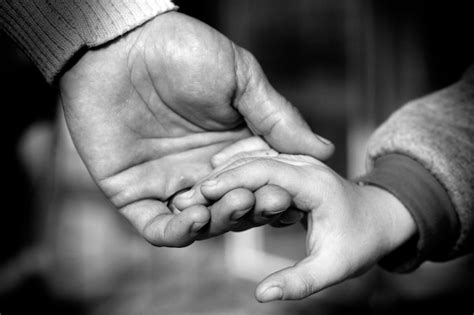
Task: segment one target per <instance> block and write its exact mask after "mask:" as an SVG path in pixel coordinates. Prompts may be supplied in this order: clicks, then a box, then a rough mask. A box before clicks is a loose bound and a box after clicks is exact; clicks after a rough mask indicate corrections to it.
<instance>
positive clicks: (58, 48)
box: [0, 0, 176, 83]
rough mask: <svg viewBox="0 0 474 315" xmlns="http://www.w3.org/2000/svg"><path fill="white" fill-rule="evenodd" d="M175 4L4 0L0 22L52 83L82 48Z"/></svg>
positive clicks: (164, 0) (157, 1)
mask: <svg viewBox="0 0 474 315" xmlns="http://www.w3.org/2000/svg"><path fill="white" fill-rule="evenodd" d="M174 9H176V6H175V5H174V4H173V3H172V2H171V1H170V0H134V1H127V0H69V1H65V0H62V1H61V0H41V1H39V0H34V1H30V0H2V1H0V25H1V27H2V28H3V30H5V32H6V33H7V34H8V35H9V36H10V37H11V38H12V39H13V40H14V41H15V42H17V44H18V45H19V46H20V48H22V50H23V51H24V52H25V53H26V54H27V55H28V56H29V57H30V59H31V60H32V61H33V62H34V63H35V64H36V66H37V67H38V69H39V70H40V71H41V73H42V74H43V75H44V77H45V78H46V80H47V81H48V82H49V83H52V82H53V81H54V80H55V79H56V77H57V76H58V74H59V73H60V72H61V70H62V69H63V67H64V66H65V65H66V63H67V62H68V60H70V59H71V58H72V57H73V56H74V55H75V54H76V53H77V52H78V51H79V50H81V49H84V48H86V47H95V46H98V45H101V44H104V43H106V42H108V41H110V40H112V39H114V38H117V37H118V36H121V35H123V34H124V33H126V32H128V31H130V30H132V29H134V28H135V27H137V26H139V25H141V24H143V23H145V22H146V21H148V20H150V19H151V18H153V17H155V16H157V15H158V14H161V13H164V12H167V11H170V10H174Z"/></svg>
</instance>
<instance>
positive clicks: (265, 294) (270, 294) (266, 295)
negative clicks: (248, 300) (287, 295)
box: [255, 286, 283, 303]
mask: <svg viewBox="0 0 474 315" xmlns="http://www.w3.org/2000/svg"><path fill="white" fill-rule="evenodd" d="M255 298H256V299H257V301H259V302H260V303H268V302H271V301H277V300H281V299H283V290H282V289H281V288H280V287H279V286H270V287H264V288H263V289H259V288H257V291H256V292H255Z"/></svg>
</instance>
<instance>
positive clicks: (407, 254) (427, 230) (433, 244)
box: [358, 154, 459, 272]
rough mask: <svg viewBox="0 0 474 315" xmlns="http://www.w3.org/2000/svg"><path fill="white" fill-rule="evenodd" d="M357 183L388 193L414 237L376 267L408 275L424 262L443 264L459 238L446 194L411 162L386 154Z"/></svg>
mask: <svg viewBox="0 0 474 315" xmlns="http://www.w3.org/2000/svg"><path fill="white" fill-rule="evenodd" d="M358 181H359V182H363V183H366V184H371V185H375V186H378V187H381V188H383V189H385V190H387V191H389V192H390V193H392V194H393V195H394V196H395V197H397V199H398V200H400V202H401V203H402V204H403V205H404V206H405V207H406V208H407V209H408V211H409V212H410V214H411V215H412V217H413V219H414V220H415V223H416V225H417V228H418V234H417V235H416V236H415V237H414V238H412V239H411V240H409V241H407V242H406V243H405V244H403V245H402V246H400V247H399V248H398V249H396V250H395V251H393V252H392V253H390V254H389V255H387V256H386V257H384V258H383V259H382V260H381V261H380V262H379V264H380V266H382V267H383V268H385V269H387V270H389V271H395V272H408V271H411V270H413V269H415V268H417V267H418V266H419V265H420V264H421V263H423V262H424V261H426V260H443V257H445V256H447V255H448V254H449V253H450V252H451V250H452V247H453V246H454V244H455V242H456V240H457V237H458V235H459V221H458V218H457V214H456V212H455V211H454V208H453V206H452V204H451V201H450V199H449V196H448V194H447V192H446V190H445V189H444V188H443V187H442V186H441V184H440V183H439V182H438V180H437V179H436V178H435V177H434V176H433V175H431V173H429V172H428V171H427V170H426V169H425V168H424V167H423V166H422V165H421V164H419V163H418V162H416V161H415V160H413V159H411V158H409V157H407V156H404V155H401V154H388V155H385V156H382V157H380V158H378V159H377V160H376V161H375V164H374V168H373V170H372V171H371V172H370V173H369V174H367V175H365V176H363V177H362V178H359V179H358Z"/></svg>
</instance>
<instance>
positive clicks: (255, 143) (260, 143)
mask: <svg viewBox="0 0 474 315" xmlns="http://www.w3.org/2000/svg"><path fill="white" fill-rule="evenodd" d="M269 149H270V146H269V145H268V144H267V143H266V142H265V141H264V140H263V139H262V138H260V137H250V138H246V139H242V140H239V141H237V142H235V143H233V144H231V145H229V146H228V147H226V148H224V149H223V150H222V151H220V152H218V153H217V154H215V155H214V156H213V157H212V158H211V164H212V167H214V168H216V167H219V166H221V165H223V164H226V163H227V162H228V161H229V160H230V159H231V158H233V157H234V156H235V155H237V154H239V153H242V152H250V151H261V150H269Z"/></svg>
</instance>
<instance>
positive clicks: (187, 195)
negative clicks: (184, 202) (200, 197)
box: [175, 189, 194, 200]
mask: <svg viewBox="0 0 474 315" xmlns="http://www.w3.org/2000/svg"><path fill="white" fill-rule="evenodd" d="M193 195H194V189H191V190H188V191H187V192H185V193H182V194H179V195H177V196H176V197H175V200H177V199H190V198H191V197H192V196H193Z"/></svg>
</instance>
